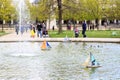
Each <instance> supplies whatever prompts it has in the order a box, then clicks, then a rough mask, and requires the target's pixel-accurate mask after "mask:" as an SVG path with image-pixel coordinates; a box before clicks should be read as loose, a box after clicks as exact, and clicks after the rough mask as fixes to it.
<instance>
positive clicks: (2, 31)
mask: <svg viewBox="0 0 120 80" xmlns="http://www.w3.org/2000/svg"><path fill="white" fill-rule="evenodd" d="M3 23H4V22H3ZM3 23H2V32H3V31H4V29H3V28H4V27H3Z"/></svg>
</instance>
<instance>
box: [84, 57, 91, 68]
mask: <svg viewBox="0 0 120 80" xmlns="http://www.w3.org/2000/svg"><path fill="white" fill-rule="evenodd" d="M89 62H90V57H88V58H87V59H86V60H85V62H84V63H83V66H88V65H89Z"/></svg>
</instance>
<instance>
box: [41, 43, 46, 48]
mask: <svg viewBox="0 0 120 80" xmlns="http://www.w3.org/2000/svg"><path fill="white" fill-rule="evenodd" d="M41 49H46V41H44V42H43V43H42V46H41Z"/></svg>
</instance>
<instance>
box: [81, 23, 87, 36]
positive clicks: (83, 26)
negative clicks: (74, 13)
mask: <svg viewBox="0 0 120 80" xmlns="http://www.w3.org/2000/svg"><path fill="white" fill-rule="evenodd" d="M86 27H87V25H86V23H85V21H84V22H83V23H82V35H83V37H86V34H85V32H86Z"/></svg>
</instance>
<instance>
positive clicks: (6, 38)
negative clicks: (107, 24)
mask: <svg viewBox="0 0 120 80" xmlns="http://www.w3.org/2000/svg"><path fill="white" fill-rule="evenodd" d="M43 40H47V41H50V42H63V41H64V38H39V37H37V36H35V38H31V37H30V32H24V34H23V35H21V34H19V35H17V34H16V33H15V32H12V33H11V34H8V35H4V36H1V37H0V42H19V41H21V42H24V41H28V42H41V41H43ZM69 40H70V41H72V42H109V43H120V38H69Z"/></svg>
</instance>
